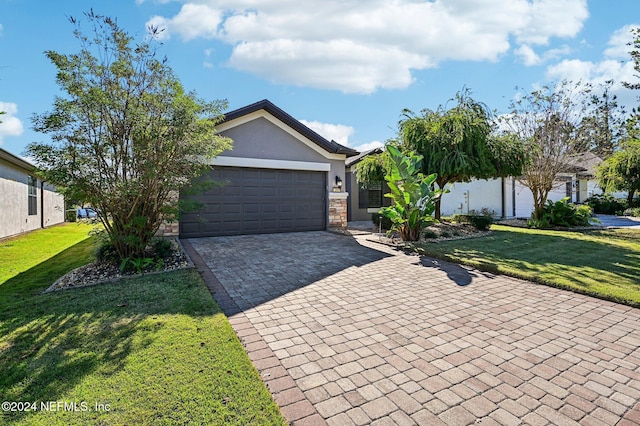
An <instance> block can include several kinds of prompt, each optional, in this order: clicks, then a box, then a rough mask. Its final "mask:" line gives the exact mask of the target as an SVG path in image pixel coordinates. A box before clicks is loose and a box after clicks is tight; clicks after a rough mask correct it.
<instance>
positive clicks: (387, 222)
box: [371, 213, 393, 231]
mask: <svg viewBox="0 0 640 426" xmlns="http://www.w3.org/2000/svg"><path fill="white" fill-rule="evenodd" d="M380 220H382V229H383V230H385V231H388V230H389V229H391V227H392V226H393V223H392V222H391V219H389V218H388V217H386V216H382V215H380V214H378V213H371V221H372V222H373V224H374V225H375V226H376V228H377V227H379V226H380Z"/></svg>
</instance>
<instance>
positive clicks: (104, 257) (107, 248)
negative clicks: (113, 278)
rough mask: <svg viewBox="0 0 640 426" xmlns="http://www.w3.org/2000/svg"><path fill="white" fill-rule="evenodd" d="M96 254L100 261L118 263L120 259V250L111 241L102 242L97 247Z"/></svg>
mask: <svg viewBox="0 0 640 426" xmlns="http://www.w3.org/2000/svg"><path fill="white" fill-rule="evenodd" d="M94 254H95V256H96V260H97V261H98V262H106V263H118V262H119V261H120V257H119V256H118V251H117V250H116V248H115V247H114V246H113V244H111V243H110V242H109V241H103V242H102V243H100V245H98V247H96V250H95V252H94Z"/></svg>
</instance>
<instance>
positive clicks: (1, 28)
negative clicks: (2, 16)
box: [0, 24, 4, 37]
mask: <svg viewBox="0 0 640 426" xmlns="http://www.w3.org/2000/svg"><path fill="white" fill-rule="evenodd" d="M3 30H4V27H3V26H2V24H0V37H2V31H3Z"/></svg>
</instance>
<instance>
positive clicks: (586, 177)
mask: <svg viewBox="0 0 640 426" xmlns="http://www.w3.org/2000/svg"><path fill="white" fill-rule="evenodd" d="M379 152H381V151H380V148H378V149H376V150H372V151H368V152H365V153H362V154H360V155H358V156H355V157H352V158H349V159H348V160H347V176H348V177H347V182H348V186H347V190H348V192H349V193H350V196H349V220H370V219H371V214H372V213H375V212H376V211H377V210H378V209H379V208H380V206H382V204H381V203H383V202H385V201H386V200H387V199H386V198H382V201H380V197H382V194H384V193H385V192H386V190H385V188H384V183H381V185H380V187H379V188H380V189H378V186H374V187H370V188H369V189H364V188H362V186H361V185H359V184H358V182H357V180H356V178H355V173H352V167H353V166H355V165H356V164H357V163H358V162H359V161H361V160H362V158H364V157H365V156H366V155H371V154H375V153H379ZM601 162H602V160H601V159H600V158H599V157H597V156H595V155H594V154H592V153H583V154H579V155H576V156H573V157H572V158H571V159H570V160H569V161H568V162H567V166H566V171H565V172H564V173H560V174H559V175H558V178H557V182H556V183H557V184H556V185H555V187H554V188H553V190H552V191H551V193H550V194H549V198H548V199H549V200H551V201H559V200H561V199H563V198H565V197H569V200H570V202H573V203H582V202H584V201H585V200H586V199H587V198H588V197H590V196H591V195H593V194H594V193H600V192H601V190H600V189H599V188H598V187H597V185H596V183H595V169H596V167H597V166H598V165H599V164H600V163H601ZM349 188H352V189H355V190H349ZM447 189H448V190H449V191H450V192H449V193H447V194H445V195H443V197H442V204H441V207H440V208H441V213H442V215H444V216H448V215H453V214H456V213H462V214H467V213H469V212H471V211H473V210H475V211H476V212H480V211H481V210H482V209H488V210H490V211H493V212H494V213H495V216H496V217H502V218H514V217H517V218H529V217H531V213H532V212H533V195H532V194H531V191H530V190H529V188H527V187H526V186H524V185H522V184H521V183H520V182H518V181H517V180H516V179H515V178H513V177H508V178H499V179H486V180H485V179H474V180H472V181H470V182H459V183H454V184H449V185H447ZM376 191H378V192H379V193H380V194H379V196H378V194H377V193H376ZM364 199H366V202H365V203H363V200H364ZM367 203H368V204H367Z"/></svg>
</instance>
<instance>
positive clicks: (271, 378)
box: [182, 240, 327, 426]
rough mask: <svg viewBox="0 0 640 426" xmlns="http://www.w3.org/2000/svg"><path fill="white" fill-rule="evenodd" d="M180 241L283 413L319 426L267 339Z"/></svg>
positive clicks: (300, 425) (299, 424) (299, 423)
mask: <svg viewBox="0 0 640 426" xmlns="http://www.w3.org/2000/svg"><path fill="white" fill-rule="evenodd" d="M182 245H183V247H184V248H185V250H186V252H187V254H188V255H189V257H190V258H191V260H192V261H193V264H194V265H195V267H196V269H197V270H198V272H199V273H200V276H201V277H202V279H203V280H204V282H205V284H206V286H207V288H208V289H209V292H210V293H211V296H212V297H213V298H214V299H215V301H216V302H217V303H218V305H219V306H220V308H221V309H222V311H223V312H224V314H225V315H226V316H227V318H228V319H229V323H231V327H233V330H234V331H235V333H236V335H237V336H238V338H239V339H240V342H241V343H242V345H243V346H244V348H245V351H246V352H247V355H248V356H249V359H250V360H251V362H252V363H253V365H254V367H255V368H256V369H257V370H258V372H259V373H260V377H261V378H262V381H263V382H264V384H265V386H266V387H267V389H268V390H269V392H271V395H272V397H273V399H274V400H275V402H276V404H278V407H280V411H281V412H282V414H283V416H284V417H285V418H286V419H287V421H289V422H290V424H291V425H295V426H321V425H326V424H327V422H326V421H325V420H324V419H323V418H322V417H321V416H320V414H318V412H317V410H316V409H315V407H314V406H313V404H311V402H310V401H309V400H308V399H307V397H306V396H305V395H304V393H303V392H302V390H301V389H300V388H299V387H298V386H297V385H296V383H295V381H294V380H293V378H292V377H291V376H290V375H289V373H288V372H287V370H286V369H285V368H284V366H283V365H282V363H281V362H280V360H279V359H278V358H277V357H276V355H275V354H274V353H273V351H272V350H271V349H270V348H269V345H268V344H267V342H266V341H265V340H264V339H263V338H262V336H261V335H260V334H259V333H258V330H256V328H255V327H254V326H253V324H252V323H251V321H249V318H247V316H246V315H245V314H244V313H243V312H242V310H241V309H240V308H239V307H238V305H237V304H236V302H235V301H234V300H233V299H232V298H231V296H229V293H228V292H227V290H226V289H225V288H224V287H223V286H222V284H221V283H220V281H218V278H216V276H215V275H214V273H213V272H212V271H211V269H209V267H208V266H207V264H206V263H205V262H204V261H203V260H202V258H201V257H200V255H199V254H198V252H196V250H195V249H194V248H193V246H192V245H191V243H190V242H189V241H188V240H182Z"/></svg>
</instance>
